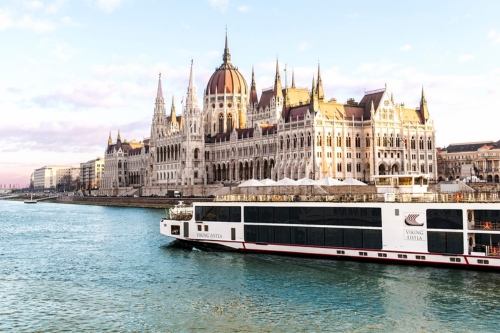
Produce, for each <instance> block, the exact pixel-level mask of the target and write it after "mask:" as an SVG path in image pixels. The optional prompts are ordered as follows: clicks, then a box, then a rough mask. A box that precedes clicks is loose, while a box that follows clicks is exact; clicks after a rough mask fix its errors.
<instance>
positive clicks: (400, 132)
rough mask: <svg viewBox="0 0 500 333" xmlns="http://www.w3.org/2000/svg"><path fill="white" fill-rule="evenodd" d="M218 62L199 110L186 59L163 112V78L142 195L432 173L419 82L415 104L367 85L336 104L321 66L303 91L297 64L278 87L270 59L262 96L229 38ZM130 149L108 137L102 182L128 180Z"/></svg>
mask: <svg viewBox="0 0 500 333" xmlns="http://www.w3.org/2000/svg"><path fill="white" fill-rule="evenodd" d="M222 60H223V62H222V64H221V65H220V66H219V67H218V68H217V69H216V71H215V72H214V73H213V74H212V76H211V77H210V79H209V81H208V83H207V86H206V88H205V89H204V91H203V97H202V102H203V107H202V108H201V107H200V105H199V103H198V97H197V91H196V87H195V85H194V74H193V63H192V62H191V71H190V76H189V84H188V88H187V94H186V99H185V101H186V102H185V103H184V105H183V109H182V110H181V112H180V113H178V112H177V110H176V108H175V105H174V100H173V98H172V106H171V108H170V114H169V115H167V113H166V110H165V102H164V98H163V87H162V83H161V76H160V78H159V80H158V89H157V95H156V102H155V109H154V113H153V121H152V124H151V136H150V140H149V142H148V144H149V145H148V148H149V150H148V151H146V150H144V151H142V150H141V151H140V154H141V157H140V158H139V157H138V159H140V160H141V163H146V165H144V164H141V166H144V168H145V172H144V173H141V174H140V179H141V181H140V182H139V183H137V184H140V186H143V189H144V193H145V194H155V193H156V194H163V193H164V192H165V190H167V189H188V191H190V192H191V194H201V193H202V192H201V191H202V190H204V188H205V186H204V185H211V184H213V185H215V184H219V186H220V184H221V183H224V184H226V185H227V184H232V183H234V182H240V181H242V180H246V179H251V178H256V179H264V178H272V179H274V180H280V179H283V178H284V177H289V178H293V179H299V178H303V177H308V178H311V179H319V178H322V177H326V176H330V177H333V178H337V179H346V178H350V177H352V178H355V179H358V180H361V181H366V182H368V181H370V180H372V176H373V175H381V174H398V173H401V172H406V171H412V172H421V173H426V174H429V175H430V177H431V179H437V161H436V149H435V129H434V123H433V121H432V120H431V118H430V114H429V110H428V106H427V100H426V98H425V95H424V90H423V89H422V93H421V99H420V105H419V107H417V108H408V107H406V106H405V105H404V103H395V101H394V97H393V95H392V94H390V93H388V92H387V89H386V88H383V89H378V90H374V91H368V92H365V95H364V96H363V98H362V99H361V100H360V101H359V102H356V101H355V100H354V99H349V100H348V101H347V102H346V103H339V102H337V100H336V99H334V98H331V99H329V100H328V99H326V98H325V92H324V90H323V83H322V77H321V72H320V68H319V66H318V74H317V77H316V79H314V78H313V79H312V83H311V87H310V88H309V89H307V88H300V87H297V86H296V84H295V78H294V74H293V71H292V80H291V86H290V87H288V86H283V84H282V81H281V75H280V69H279V67H278V62H276V72H275V75H274V84H273V85H272V86H271V87H269V88H266V89H263V90H262V93H261V94H260V97H259V96H258V92H257V89H256V84H255V77H254V71H253V70H252V81H251V84H250V87H249V86H248V85H247V82H246V80H245V78H244V77H243V75H242V74H241V73H240V72H239V70H238V68H237V67H235V66H234V65H233V64H232V62H231V55H230V52H229V47H228V40H227V36H226V41H225V48H224V52H223V56H222ZM119 147H122V148H121V153H120V149H119ZM131 149H132V148H131V147H130V148H126V149H124V148H123V144H121V142H119V141H118V140H117V143H116V144H113V143H112V142H111V141H109V142H108V148H107V150H106V152H107V153H106V157H105V158H106V171H107V172H108V171H109V177H110V180H109V182H106V185H105V186H106V188H116V187H117V186H128V185H127V184H130V181H129V176H130V171H131V169H130V166H129V165H125V164H124V163H125V159H126V158H127V160H128V156H127V152H128V154H130V150H131ZM138 151H139V150H138ZM119 154H121V155H119ZM142 154H143V155H142ZM108 158H109V159H110V160H113V161H114V162H113V163H115V165H117V163H119V162H120V160H121V162H122V164H121V167H114V168H113V169H110V168H109V167H108ZM126 172H129V174H128V175H127V174H125V173H126ZM200 189H201V191H200ZM205 194H208V193H205Z"/></svg>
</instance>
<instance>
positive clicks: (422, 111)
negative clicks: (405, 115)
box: [420, 86, 429, 121]
mask: <svg viewBox="0 0 500 333" xmlns="http://www.w3.org/2000/svg"><path fill="white" fill-rule="evenodd" d="M420 114H421V115H422V118H423V119H424V121H427V119H429V109H428V107H427V100H426V99H425V94H424V86H422V97H421V99H420Z"/></svg>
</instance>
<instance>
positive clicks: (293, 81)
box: [292, 69, 295, 89]
mask: <svg viewBox="0 0 500 333" xmlns="http://www.w3.org/2000/svg"><path fill="white" fill-rule="evenodd" d="M292 88H293V89H295V72H294V70H293V69H292Z"/></svg>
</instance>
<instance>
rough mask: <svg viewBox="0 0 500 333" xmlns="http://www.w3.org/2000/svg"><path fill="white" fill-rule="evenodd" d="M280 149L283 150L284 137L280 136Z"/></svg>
mask: <svg viewBox="0 0 500 333" xmlns="http://www.w3.org/2000/svg"><path fill="white" fill-rule="evenodd" d="M280 150H283V137H282V136H280Z"/></svg>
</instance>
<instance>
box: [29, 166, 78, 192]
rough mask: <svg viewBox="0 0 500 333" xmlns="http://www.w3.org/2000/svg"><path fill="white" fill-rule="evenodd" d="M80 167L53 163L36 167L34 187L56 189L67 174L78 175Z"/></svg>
mask: <svg viewBox="0 0 500 333" xmlns="http://www.w3.org/2000/svg"><path fill="white" fill-rule="evenodd" d="M78 173H79V168H78V167H74V166H70V165H59V166H56V165H52V166H44V167H41V168H39V169H35V171H34V172H33V187H34V188H35V189H56V188H57V186H58V184H61V183H62V182H63V178H64V176H65V175H68V174H69V175H76V174H78Z"/></svg>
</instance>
